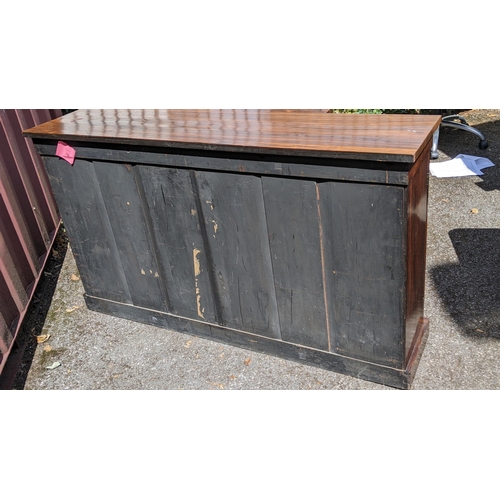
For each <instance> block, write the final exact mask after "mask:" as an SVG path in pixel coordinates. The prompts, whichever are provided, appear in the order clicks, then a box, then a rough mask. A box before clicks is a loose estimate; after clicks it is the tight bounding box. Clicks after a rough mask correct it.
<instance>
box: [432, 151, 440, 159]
mask: <svg viewBox="0 0 500 500" xmlns="http://www.w3.org/2000/svg"><path fill="white" fill-rule="evenodd" d="M438 156H439V153H437V152H434V151H431V160H436V159H437V158H438Z"/></svg>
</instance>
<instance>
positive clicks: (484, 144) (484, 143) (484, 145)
mask: <svg viewBox="0 0 500 500" xmlns="http://www.w3.org/2000/svg"><path fill="white" fill-rule="evenodd" d="M488 146H489V144H488V141H486V140H485V141H480V142H479V149H487V148H488Z"/></svg>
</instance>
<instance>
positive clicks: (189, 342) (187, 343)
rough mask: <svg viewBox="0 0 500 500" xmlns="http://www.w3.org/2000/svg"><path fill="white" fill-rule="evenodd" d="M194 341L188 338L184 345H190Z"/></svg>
mask: <svg viewBox="0 0 500 500" xmlns="http://www.w3.org/2000/svg"><path fill="white" fill-rule="evenodd" d="M192 342H193V341H192V340H188V341H187V342H186V343H185V344H184V347H189V346H190V345H191V343H192Z"/></svg>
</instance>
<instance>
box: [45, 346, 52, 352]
mask: <svg viewBox="0 0 500 500" xmlns="http://www.w3.org/2000/svg"><path fill="white" fill-rule="evenodd" d="M43 350H44V351H45V352H50V351H52V346H51V345H49V344H47V345H46V346H45V347H44V348H43Z"/></svg>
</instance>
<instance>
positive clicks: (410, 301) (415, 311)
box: [406, 141, 432, 357]
mask: <svg viewBox="0 0 500 500" xmlns="http://www.w3.org/2000/svg"><path fill="white" fill-rule="evenodd" d="M431 147H432V141H429V143H428V144H427V146H426V147H425V148H424V151H423V152H422V154H421V155H420V157H419V158H418V159H417V161H416V162H415V165H413V167H412V169H411V170H410V172H409V175H408V190H407V191H408V202H407V203H408V230H407V240H408V255H407V259H408V263H407V269H408V277H407V299H406V355H407V357H408V356H409V355H410V354H411V350H410V349H411V347H412V343H413V342H414V341H417V337H416V333H417V329H418V325H419V322H420V320H421V318H422V317H423V315H424V291H425V258H426V250H427V193H428V182H429V179H428V172H429V162H430V149H431Z"/></svg>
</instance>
